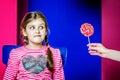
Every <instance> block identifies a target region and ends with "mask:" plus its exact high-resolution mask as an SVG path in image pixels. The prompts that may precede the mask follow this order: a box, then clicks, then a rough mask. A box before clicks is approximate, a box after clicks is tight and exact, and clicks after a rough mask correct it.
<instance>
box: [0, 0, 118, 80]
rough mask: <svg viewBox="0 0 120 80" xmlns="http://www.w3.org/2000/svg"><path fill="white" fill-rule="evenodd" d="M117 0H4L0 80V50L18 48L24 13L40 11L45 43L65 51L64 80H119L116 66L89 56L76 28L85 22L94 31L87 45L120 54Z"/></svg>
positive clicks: (105, 60)
mask: <svg viewBox="0 0 120 80" xmlns="http://www.w3.org/2000/svg"><path fill="white" fill-rule="evenodd" d="M119 2H120V1H119V0H103V1H101V0H12V1H11V0H7V1H1V3H0V5H1V7H0V12H1V15H0V19H1V20H0V23H1V27H0V28H1V29H0V74H1V75H0V80H2V77H3V74H4V71H5V68H6V67H5V65H4V64H3V63H2V46H3V45H6V44H15V45H16V44H18V45H21V41H20V37H19V35H20V34H19V25H20V21H21V19H22V17H23V15H24V14H25V13H26V12H27V11H36V10H37V11H41V12H43V13H44V15H45V16H46V18H47V21H48V25H49V28H50V35H49V42H50V45H51V46H53V47H66V48H67V49H68V59H67V63H66V66H65V69H64V70H65V77H66V80H120V77H119V75H120V63H119V62H116V61H112V60H109V59H103V58H102V59H101V58H100V57H98V56H90V55H89V54H88V50H87V46H86V45H87V44H88V41H87V37H84V36H83V35H82V34H81V33H80V31H79V28H80V25H81V24H83V23H85V22H88V23H91V24H92V25H93V26H94V28H95V33H94V35H93V36H91V37H90V40H91V42H102V43H103V44H104V45H105V46H106V47H108V48H113V49H117V50H120V46H119V45H120V42H119V41H120V37H119V36H118V35H119V34H120V31H119V30H120V27H119V26H118V25H119V22H120V20H119V19H120V16H119V14H120V10H119V8H120V4H119Z"/></svg>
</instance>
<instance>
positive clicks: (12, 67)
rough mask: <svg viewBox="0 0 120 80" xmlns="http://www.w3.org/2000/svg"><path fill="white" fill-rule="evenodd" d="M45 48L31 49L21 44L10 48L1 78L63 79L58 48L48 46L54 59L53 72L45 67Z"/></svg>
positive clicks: (20, 79)
mask: <svg viewBox="0 0 120 80" xmlns="http://www.w3.org/2000/svg"><path fill="white" fill-rule="evenodd" d="M49 47H50V46H49ZM47 48H48V47H46V46H44V47H42V48H40V49H37V50H33V49H28V48H26V47H25V46H22V47H19V48H16V49H13V50H11V52H10V57H9V60H8V66H7V68H6V71H5V75H4V79H3V80H15V79H17V80H64V71H63V66H62V59H61V55H60V51H59V49H54V48H52V47H50V50H51V51H52V54H53V61H54V72H51V71H49V69H48V68H47V67H46V55H47V53H46V50H47Z"/></svg>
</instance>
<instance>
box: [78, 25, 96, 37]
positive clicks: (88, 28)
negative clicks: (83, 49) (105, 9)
mask: <svg viewBox="0 0 120 80" xmlns="http://www.w3.org/2000/svg"><path fill="white" fill-rule="evenodd" d="M80 31H81V33H82V34H83V35H84V36H86V37H89V36H91V35H93V33H94V28H93V26H92V25H91V24H89V23H84V24H82V25H81V28H80Z"/></svg>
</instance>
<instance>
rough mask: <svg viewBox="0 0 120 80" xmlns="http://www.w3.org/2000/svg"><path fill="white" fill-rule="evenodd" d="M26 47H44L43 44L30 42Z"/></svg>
mask: <svg viewBox="0 0 120 80" xmlns="http://www.w3.org/2000/svg"><path fill="white" fill-rule="evenodd" d="M26 47H27V48H29V49H40V48H42V47H43V45H42V44H28V45H26Z"/></svg>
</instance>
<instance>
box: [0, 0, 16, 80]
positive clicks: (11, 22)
mask: <svg viewBox="0 0 120 80" xmlns="http://www.w3.org/2000/svg"><path fill="white" fill-rule="evenodd" d="M16 31H17V0H7V1H6V0H2V1H1V2H0V80H2V77H3V74H4V71H5V65H4V64H3V63H2V46H3V45H5V44H16V41H17V39H16V38H17V33H16Z"/></svg>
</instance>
